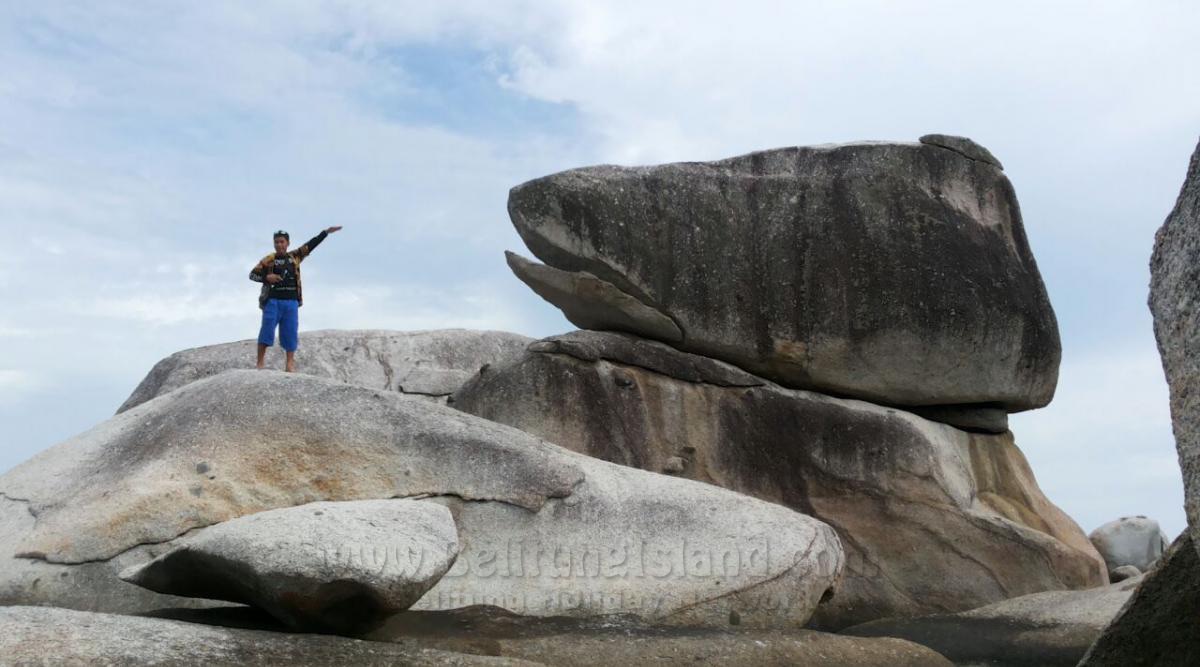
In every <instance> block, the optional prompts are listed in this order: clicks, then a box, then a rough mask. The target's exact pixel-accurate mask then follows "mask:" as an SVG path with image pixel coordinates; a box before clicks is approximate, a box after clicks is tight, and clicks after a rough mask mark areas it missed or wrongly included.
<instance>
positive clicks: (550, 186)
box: [508, 136, 1061, 412]
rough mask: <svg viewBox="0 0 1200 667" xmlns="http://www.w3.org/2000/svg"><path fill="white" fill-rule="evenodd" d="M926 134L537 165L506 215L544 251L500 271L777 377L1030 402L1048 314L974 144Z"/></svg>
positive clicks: (1048, 352)
mask: <svg viewBox="0 0 1200 667" xmlns="http://www.w3.org/2000/svg"><path fill="white" fill-rule="evenodd" d="M951 139H954V140H955V141H951ZM927 141H928V142H929V143H859V144H847V145H838V146H810V147H799V148H782V149H778V150H770V151H762V152H758V153H751V154H749V155H744V156H740V157H734V158H729V159H726V160H719V161H716V162H686V163H678V164H666V165H659V166H653V167H636V168H622V167H613V166H597V167H587V168H582V169H572V170H570V171H565V172H561V173H558V174H553V175H550V176H546V177H543V178H539V179H536V180H533V181H530V182H528V183H524V184H522V185H519V186H517V187H515V188H513V190H512V191H511V193H510V194H509V202H508V210H509V215H510V216H511V218H512V221H513V224H514V225H515V226H516V229H517V231H518V232H519V233H520V235H521V238H522V239H524V241H525V243H526V245H527V246H528V247H529V249H530V250H531V251H532V252H533V254H534V255H536V256H537V257H538V258H539V259H540V260H541V261H542V262H544V263H545V264H546V266H545V267H541V268H536V270H535V268H534V267H536V265H531V264H530V263H529V262H528V261H527V260H520V259H519V258H517V259H513V258H510V266H512V268H513V269H514V271H515V272H516V274H517V276H518V277H519V278H520V279H521V280H523V281H525V282H526V283H527V284H529V285H530V286H531V287H532V288H533V289H534V290H535V291H537V292H538V293H539V294H540V295H542V296H543V297H544V298H546V299H549V300H550V301H551V302H552V303H554V304H555V305H557V306H560V307H561V308H562V309H563V311H564V313H565V314H566V315H567V317H568V319H571V320H572V321H573V322H575V323H576V325H577V326H580V327H583V328H591V329H613V330H621V331H627V332H630V333H635V334H638V335H642V336H645V337H649V338H658V339H661V340H665V341H667V342H669V343H671V344H672V345H675V346H677V347H679V348H681V349H683V350H687V351H690V352H696V353H699V354H703V355H706V356H710V357H715V358H719V359H723V360H726V361H729V362H732V363H734V364H736V365H737V366H739V367H741V368H744V369H746V370H748V371H751V372H753V373H755V374H757V375H760V376H762V377H766V378H770V379H772V380H775V381H777V382H779V383H780V384H783V385H786V386H790V387H795V388H806V389H814V390H817V391H822V392H825V393H828V394H833V395H839V396H852V397H855V398H864V399H867V400H871V401H875V402H878V403H884V404H889V405H901V406H948V407H953V408H954V409H963V408H964V407H980V408H987V409H993V410H994V409H997V408H999V409H1003V410H1006V411H1009V412H1013V411H1018V410H1026V409H1030V408H1037V407H1041V406H1044V405H1046V404H1047V403H1048V402H1049V401H1050V399H1051V397H1052V396H1053V394H1054V389H1055V385H1056V383H1057V379H1058V365H1059V359H1060V356H1061V349H1060V343H1059V337H1058V327H1057V323H1056V320H1055V317H1054V312H1053V310H1052V309H1051V306H1050V301H1049V299H1048V298H1047V295H1046V290H1045V287H1044V286H1043V284H1042V279H1041V276H1040V274H1039V273H1038V269H1037V264H1036V262H1035V261H1034V258H1033V254H1032V252H1031V251H1030V248H1029V243H1028V241H1027V239H1026V236H1025V230H1024V227H1023V223H1022V221H1021V214H1020V210H1019V207H1018V205H1017V198H1016V195H1015V194H1014V192H1013V188H1012V185H1011V184H1010V183H1009V181H1008V179H1007V177H1006V176H1005V175H1004V172H1003V171H1001V170H1000V168H999V166H998V164H997V163H996V162H995V160H994V158H991V159H990V160H989V159H987V157H988V156H990V154H987V153H986V150H984V149H982V147H977V146H976V145H975V144H974V143H973V142H971V141H969V140H966V139H963V138H951V137H945V136H933V137H927ZM971 147H975V148H977V150H976V149H973V148H971ZM572 285H577V286H579V287H580V288H579V289H574V288H572ZM622 295H623V296H622Z"/></svg>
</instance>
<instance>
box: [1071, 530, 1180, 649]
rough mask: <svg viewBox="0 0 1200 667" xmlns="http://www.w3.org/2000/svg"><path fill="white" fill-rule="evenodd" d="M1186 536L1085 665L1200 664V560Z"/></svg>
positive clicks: (1148, 578)
mask: <svg viewBox="0 0 1200 667" xmlns="http://www.w3.org/2000/svg"><path fill="white" fill-rule="evenodd" d="M1192 540H1193V538H1192V537H1191V535H1189V534H1188V533H1186V532H1185V533H1184V534H1183V535H1181V536H1180V537H1179V538H1178V539H1176V540H1175V543H1174V544H1172V545H1171V548H1170V549H1168V550H1167V553H1166V554H1164V555H1163V557H1162V558H1161V559H1160V560H1159V561H1158V564H1157V565H1156V566H1155V568H1154V569H1153V570H1151V571H1150V572H1148V573H1146V575H1145V576H1144V577H1143V578H1142V581H1141V585H1140V586H1138V588H1137V590H1136V591H1134V593H1133V596H1132V597H1130V599H1129V600H1128V602H1126V603H1125V606H1124V607H1122V608H1121V610H1120V612H1119V613H1118V614H1117V616H1116V618H1114V619H1113V621H1112V623H1111V624H1110V625H1109V626H1108V627H1107V628H1106V629H1105V630H1104V633H1103V634H1102V635H1101V636H1100V637H1099V639H1097V640H1096V643H1095V644H1094V645H1093V646H1092V647H1091V649H1089V650H1088V652H1087V655H1086V656H1085V657H1084V658H1083V660H1082V661H1081V662H1080V663H1079V665H1080V667H1139V666H1142V665H1144V666H1146V667H1149V666H1151V665H1156V666H1157V665H1200V558H1198V557H1197V555H1196V550H1195V549H1194V548H1193V545H1192Z"/></svg>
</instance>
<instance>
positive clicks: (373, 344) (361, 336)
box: [117, 329, 531, 413]
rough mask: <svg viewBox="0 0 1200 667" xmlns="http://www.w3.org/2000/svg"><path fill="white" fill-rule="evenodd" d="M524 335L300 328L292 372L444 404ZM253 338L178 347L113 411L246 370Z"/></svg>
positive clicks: (513, 351)
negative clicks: (297, 359) (295, 367)
mask: <svg viewBox="0 0 1200 667" xmlns="http://www.w3.org/2000/svg"><path fill="white" fill-rule="evenodd" d="M530 342H531V340H530V339H529V338H526V337H524V336H520V335H517V334H513V333H507V332H504V331H471V330H467V329H441V330H437V331H379V330H367V331H342V330H323V331H306V332H304V333H302V334H300V344H301V349H302V350H303V352H302V353H301V354H300V357H301V359H300V362H301V363H300V364H299V367H298V370H299V372H300V373H304V374H306V375H313V376H316V377H324V378H331V379H334V380H340V381H342V382H346V383H348V384H354V385H359V386H362V387H369V388H371V389H385V390H388V391H398V392H400V393H402V394H407V395H412V396H419V397H427V398H429V399H431V400H435V401H439V402H440V401H444V400H445V397H446V396H447V395H449V394H451V393H453V392H454V390H455V389H457V388H458V387H459V386H460V385H461V384H462V383H463V382H465V381H466V380H467V379H469V378H470V377H471V376H472V375H474V374H475V372H476V371H478V370H479V369H480V367H482V366H486V365H487V364H493V363H497V362H499V361H503V360H505V359H509V358H511V357H513V356H515V355H517V354H519V353H520V352H521V351H522V350H523V349H524V348H525V346H526V345H528V344H529V343H530ZM256 345H257V342H256V341H254V340H242V341H237V342H234V343H221V344H219V345H208V346H205V347H197V348H192V349H190V350H182V351H180V352H176V353H175V354H172V355H171V356H169V357H167V358H165V359H163V360H161V361H159V362H158V363H157V364H155V365H154V368H152V369H150V372H149V373H148V374H147V375H146V377H145V378H144V379H143V380H142V381H141V383H140V384H138V386H137V388H136V389H134V390H133V393H132V394H131V395H130V396H129V398H128V399H126V400H125V403H124V404H122V405H121V407H120V409H118V410H117V412H118V413H121V412H124V411H126V410H128V409H129V408H132V407H134V406H137V405H140V404H142V403H144V402H146V401H148V400H150V399H152V398H154V397H155V396H159V395H161V394H165V393H167V392H169V391H172V390H174V389H178V388H180V387H182V386H183V385H185V384H187V383H189V382H195V381H196V380H200V379H202V378H206V377H209V376H212V375H216V374H217V373H221V372H223V371H227V370H231V369H235V368H247V369H248V368H253V367H254V355H255V346H256Z"/></svg>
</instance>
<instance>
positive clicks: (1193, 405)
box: [1150, 144, 1200, 548]
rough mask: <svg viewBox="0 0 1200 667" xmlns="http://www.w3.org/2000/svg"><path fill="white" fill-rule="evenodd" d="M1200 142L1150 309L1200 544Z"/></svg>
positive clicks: (1157, 250) (1159, 257) (1158, 242)
mask: <svg viewBox="0 0 1200 667" xmlns="http://www.w3.org/2000/svg"><path fill="white" fill-rule="evenodd" d="M1197 295H1200V144H1197V145H1196V150H1195V152H1194V153H1192V159H1191V162H1190V163H1189V164H1188V171H1187V177H1186V178H1185V179H1184V182H1183V188H1182V189H1181V190H1180V192H1179V199H1178V200H1176V202H1175V208H1174V209H1173V210H1172V211H1171V214H1170V215H1168V216H1167V220H1166V222H1164V223H1163V226H1162V228H1161V229H1159V230H1158V234H1157V235H1156V236H1155V239H1154V255H1153V256H1152V257H1151V259H1150V311H1151V312H1152V313H1153V314H1154V335H1155V338H1157V339H1158V350H1159V353H1160V354H1161V355H1162V364H1163V370H1164V371H1166V375H1167V384H1168V385H1170V389H1171V421H1172V426H1173V428H1174V431H1175V448H1176V449H1177V450H1179V463H1180V466H1181V467H1182V468H1183V490H1184V507H1185V509H1186V511H1187V517H1188V526H1189V528H1188V530H1189V531H1191V534H1192V542H1193V543H1194V544H1197V545H1200V298H1198V296H1197ZM1198 548H1200V547H1198Z"/></svg>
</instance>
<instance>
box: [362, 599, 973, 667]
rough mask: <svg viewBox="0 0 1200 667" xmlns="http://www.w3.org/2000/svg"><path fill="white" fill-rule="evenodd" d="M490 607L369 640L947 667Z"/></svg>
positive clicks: (829, 641)
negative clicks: (513, 613)
mask: <svg viewBox="0 0 1200 667" xmlns="http://www.w3.org/2000/svg"><path fill="white" fill-rule="evenodd" d="M497 612H498V610H495V609H491V608H478V607H475V608H469V609H461V610H456V611H452V612H406V613H404V614H401V615H399V616H396V617H394V618H393V619H392V620H390V621H389V622H388V623H387V625H386V626H384V627H383V628H380V629H379V630H377V631H375V632H374V633H372V634H371V635H369V638H370V639H373V640H376V641H401V642H404V643H406V644H410V645H417V646H422V647H426V648H440V649H444V650H450V651H459V652H462V653H480V654H484V655H499V656H505V657H514V658H523V659H525V660H533V661H536V662H541V663H545V664H547V665H559V666H561V667H590V666H591V665H596V664H601V663H602V664H604V665H612V666H613V667H627V666H628V667H641V666H642V665H661V666H671V665H679V666H681V667H682V666H683V665H689V666H690V665H724V666H730V667H770V666H775V665H778V666H779V667H784V666H787V667H791V666H792V665H804V666H805V667H820V666H828V667H843V666H844V665H855V666H856V667H865V666H868V665H877V666H878V667H902V666H912V667H917V666H921V667H925V666H929V667H934V666H937V667H949V666H950V664H951V663H950V661H948V660H946V659H945V658H943V657H942V656H940V655H938V654H937V653H935V652H934V651H932V650H930V649H928V648H926V647H924V646H920V645H918V644H913V643H911V642H907V641H904V640H900V639H890V638H882V639H877V638H860V637H844V636H840V635H834V634H828V633H823V632H815V631H811V630H800V629H795V628H793V629H777V630H770V631H762V630H759V631H755V630H739V629H737V628H727V629H713V628H661V627H648V626H645V625H641V624H638V623H635V622H632V621H630V620H629V619H624V618H605V619H603V620H596V619H580V620H574V619H562V618H555V619H535V618H530V617H517V616H511V615H506V614H504V613H502V612H501V613H497Z"/></svg>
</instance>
